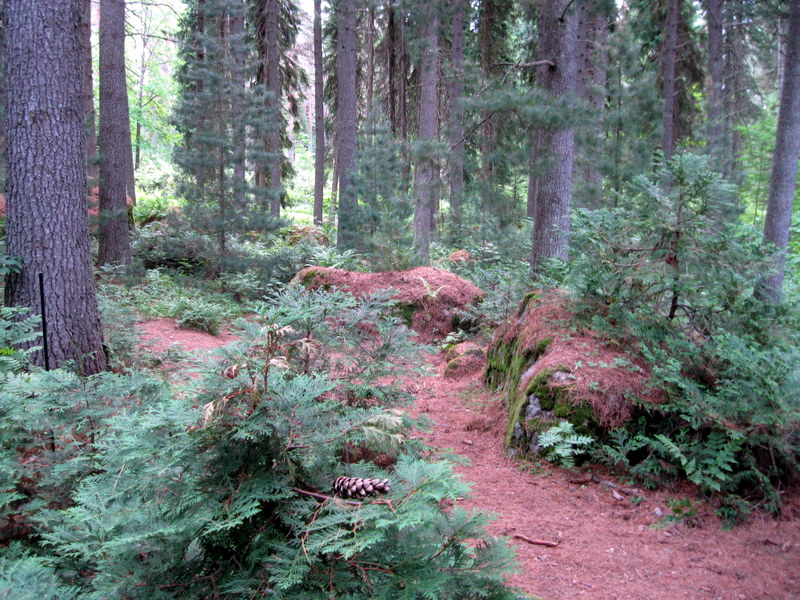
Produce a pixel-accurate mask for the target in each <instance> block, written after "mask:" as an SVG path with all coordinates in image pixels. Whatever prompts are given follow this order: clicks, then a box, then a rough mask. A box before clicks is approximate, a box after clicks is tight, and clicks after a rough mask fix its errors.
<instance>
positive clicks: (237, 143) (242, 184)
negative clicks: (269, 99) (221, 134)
mask: <svg viewBox="0 0 800 600" xmlns="http://www.w3.org/2000/svg"><path fill="white" fill-rule="evenodd" d="M237 4H238V6H234V7H232V8H231V14H230V28H231V51H232V52H233V60H232V61H231V62H232V66H233V72H232V73H231V80H232V83H233V85H234V86H235V87H236V88H237V90H236V91H235V92H234V94H233V97H234V98H235V105H234V106H233V114H235V115H241V114H244V112H245V111H244V107H243V106H242V104H243V100H244V96H245V93H246V90H245V89H246V86H247V80H246V79H247V76H246V73H245V58H246V57H245V54H246V49H245V48H246V46H245V45H244V35H245V31H244V13H245V11H246V10H247V9H246V8H245V6H244V3H243V2H242V1H241V0H239V1H238V2H237ZM240 121H241V120H240V119H233V122H232V123H231V127H232V129H233V132H234V138H233V140H232V141H233V144H234V147H233V179H234V187H233V190H234V200H235V202H236V208H237V210H242V208H243V207H244V203H245V189H246V187H247V181H246V179H245V166H246V165H245V143H246V136H247V129H246V127H245V125H244V123H241V122H240Z"/></svg>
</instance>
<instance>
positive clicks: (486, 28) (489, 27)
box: [478, 0, 497, 194]
mask: <svg viewBox="0 0 800 600" xmlns="http://www.w3.org/2000/svg"><path fill="white" fill-rule="evenodd" d="M495 11H496V2H495V3H492V0H482V2H481V4H480V17H479V24H478V45H479V47H480V53H481V70H482V71H483V81H484V83H483V85H484V87H485V88H488V87H489V83H490V81H491V79H492V74H493V66H492V65H493V63H494V62H495V58H496V57H495V56H494V47H493V46H494V41H495V40H494V39H493V33H494V29H495V25H494V20H495V19H496V18H497V17H496V14H495ZM493 118H494V117H493V113H492V111H491V110H490V109H485V110H484V111H483V113H482V114H481V121H482V125H481V142H480V147H481V180H482V181H483V183H484V185H485V186H486V187H485V189H484V193H485V194H489V193H490V191H489V186H490V185H491V181H492V177H493V173H494V158H493V156H492V154H493V153H494V150H495V147H496V146H497V140H496V138H497V131H496V128H495V125H494V121H493Z"/></svg>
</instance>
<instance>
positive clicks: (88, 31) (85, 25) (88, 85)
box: [81, 0, 100, 188]
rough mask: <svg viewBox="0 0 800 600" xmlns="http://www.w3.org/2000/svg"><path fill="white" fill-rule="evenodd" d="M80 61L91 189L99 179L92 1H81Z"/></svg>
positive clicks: (87, 169) (87, 165) (87, 166)
mask: <svg viewBox="0 0 800 600" xmlns="http://www.w3.org/2000/svg"><path fill="white" fill-rule="evenodd" d="M81 60H82V63H83V103H84V107H85V110H86V176H87V178H88V186H89V188H92V187H94V186H96V185H97V184H98V181H99V179H100V167H99V165H98V157H97V126H96V123H95V119H96V118H97V114H96V113H95V110H94V83H93V78H92V0H83V20H82V21H81Z"/></svg>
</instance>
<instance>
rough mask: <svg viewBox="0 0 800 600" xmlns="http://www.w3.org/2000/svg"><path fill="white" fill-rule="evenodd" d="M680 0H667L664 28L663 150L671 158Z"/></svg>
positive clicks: (673, 138)
mask: <svg viewBox="0 0 800 600" xmlns="http://www.w3.org/2000/svg"><path fill="white" fill-rule="evenodd" d="M679 10H680V0H667V22H666V24H665V29H664V48H663V66H662V75H663V77H664V111H663V120H662V123H663V125H662V128H663V134H662V141H661V150H662V152H663V153H664V157H665V158H666V159H667V160H669V159H671V158H672V153H673V152H674V151H675V96H676V81H675V77H676V62H677V60H678V11H679Z"/></svg>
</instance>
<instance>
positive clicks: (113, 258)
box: [97, 0, 132, 265]
mask: <svg viewBox="0 0 800 600" xmlns="http://www.w3.org/2000/svg"><path fill="white" fill-rule="evenodd" d="M126 123H127V124H128V127H127V128H126V127H125V124H126ZM126 131H127V134H128V135H127V136H126V135H125V134H126ZM130 139H131V138H130V122H129V120H128V85H127V81H126V79H125V0H103V2H102V4H101V5H100V213H99V217H100V245H99V253H98V258H97V262H98V264H100V265H105V264H110V265H126V264H129V263H130V262H131V244H130V235H129V233H128V205H127V201H126V193H125V192H126V184H127V177H128V164H127V161H128V158H129V157H128V153H129V152H130V147H131V145H130ZM126 150H127V151H126ZM131 160H132V157H131Z"/></svg>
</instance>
